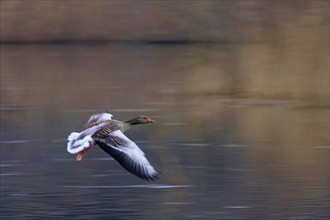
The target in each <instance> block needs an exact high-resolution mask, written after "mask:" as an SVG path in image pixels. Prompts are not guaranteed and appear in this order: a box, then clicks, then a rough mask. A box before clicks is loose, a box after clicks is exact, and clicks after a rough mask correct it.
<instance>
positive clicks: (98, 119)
mask: <svg viewBox="0 0 330 220" xmlns="http://www.w3.org/2000/svg"><path fill="white" fill-rule="evenodd" d="M112 117H113V116H112V114H110V113H107V112H104V113H99V114H94V115H91V116H90V117H89V118H87V119H86V120H84V121H83V125H84V127H85V128H90V127H93V126H95V125H98V124H101V123H103V122H106V121H109V120H112Z"/></svg>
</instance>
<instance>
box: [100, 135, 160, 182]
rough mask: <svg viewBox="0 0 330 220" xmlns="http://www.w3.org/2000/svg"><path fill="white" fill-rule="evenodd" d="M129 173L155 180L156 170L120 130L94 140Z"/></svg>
mask: <svg viewBox="0 0 330 220" xmlns="http://www.w3.org/2000/svg"><path fill="white" fill-rule="evenodd" d="M96 144H97V145H99V146H100V147H101V148H102V149H103V150H104V151H105V152H107V153H108V154H110V156H112V157H113V158H114V159H115V160H117V161H118V163H119V164H120V165H121V166H122V167H123V168H125V169H126V170H127V171H129V172H130V173H132V174H134V175H136V176H138V177H140V178H141V179H145V180H155V179H157V177H158V172H157V171H156V170H155V169H154V168H153V167H152V165H151V164H150V162H149V161H148V159H147V158H146V157H145V154H144V153H143V151H142V150H141V149H140V148H139V147H138V146H137V145H136V144H135V143H134V142H133V141H131V140H130V139H128V138H127V137H126V136H125V135H124V134H123V133H122V132H121V131H120V130H116V131H113V132H111V133H109V134H108V136H107V138H104V139H102V140H98V141H97V142H96Z"/></svg>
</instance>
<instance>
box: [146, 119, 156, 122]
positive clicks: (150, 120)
mask: <svg viewBox="0 0 330 220" xmlns="http://www.w3.org/2000/svg"><path fill="white" fill-rule="evenodd" d="M147 123H155V120H152V119H151V118H147Z"/></svg>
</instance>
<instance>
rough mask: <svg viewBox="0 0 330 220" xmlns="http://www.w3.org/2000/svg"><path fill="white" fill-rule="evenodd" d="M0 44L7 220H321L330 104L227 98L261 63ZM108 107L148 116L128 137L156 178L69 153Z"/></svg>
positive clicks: (192, 52) (171, 51)
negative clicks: (92, 118) (71, 141)
mask: <svg viewBox="0 0 330 220" xmlns="http://www.w3.org/2000/svg"><path fill="white" fill-rule="evenodd" d="M240 47H244V48H245V49H247V51H250V52H251V53H252V52H253V51H254V50H253V47H260V46H257V45H240ZM1 48H2V56H1V148H0V153H1V163H0V169H1V174H0V177H1V182H0V183H1V217H2V218H3V219H24V220H28V219H328V218H329V210H328V208H329V150H330V148H329V110H328V109H327V108H322V107H315V106H313V105H312V104H310V103H302V102H295V101H288V100H285V99H275V100H274V99H267V98H262V99H260V98H246V96H244V94H243V95H242V94H241V93H239V95H237V93H236V90H235V89H236V85H242V84H244V83H246V82H245V81H244V80H242V79H241V76H242V73H243V72H245V71H246V73H247V71H250V72H253V71H259V70H260V69H258V66H255V65H253V64H251V65H249V70H247V69H246V70H244V68H245V66H244V65H243V64H242V65H241V64H240V63H236V62H229V61H230V60H232V59H234V58H235V57H236V58H237V50H238V48H237V46H234V45H226V46H218V47H214V46H210V45H199V46H189V45H185V46H180V45H176V46H170V45H163V46H157V45H152V46H148V45H53V46H46V45H39V46H36V45H30V46H23V45H2V46H1ZM274 65H275V64H274ZM251 68H252V69H251ZM238 69H240V71H238ZM247 74H248V73H247ZM218 76H220V77H219V78H217V77H218ZM212 77H213V78H212ZM214 77H215V78H214ZM210 79H211V80H210ZM262 80H264V81H267V80H273V78H271V79H265V78H264V79H262ZM261 83H262V82H261ZM265 83H266V82H265ZM224 84H225V85H227V84H228V85H231V87H230V88H224V86H223V85H224ZM219 87H220V88H221V89H220V90H221V91H220V92H219V91H218V90H217V88H219ZM104 110H109V111H110V112H111V113H112V114H113V115H114V116H115V118H116V119H119V120H125V119H129V118H131V117H135V116H137V115H147V116H150V117H151V118H153V119H155V120H156V122H157V123H155V124H150V125H144V126H137V127H134V128H132V129H131V130H130V131H128V132H127V136H128V137H130V138H131V139H132V140H134V141H136V143H137V144H138V145H139V146H140V147H141V148H142V149H143V150H144V151H145V153H146V154H147V156H148V158H149V160H150V161H151V163H152V164H153V165H154V166H155V167H156V168H157V169H158V170H160V171H161V172H162V174H161V177H160V179H159V180H158V181H156V182H145V181H142V180H139V179H138V178H136V177H135V176H132V175H130V174H129V173H127V172H126V171H125V170H124V169H122V168H121V167H120V166H119V165H118V164H117V163H116V162H115V161H114V160H112V159H111V158H110V157H109V156H108V155H107V154H106V153H105V152H103V151H102V150H101V149H99V148H98V147H94V148H93V149H91V150H90V151H89V152H88V153H87V154H86V156H85V158H84V159H83V160H82V161H80V162H76V161H75V159H74V156H73V155H70V154H69V153H67V151H66V137H67V135H68V134H69V133H70V132H72V131H79V130H81V129H82V126H81V121H82V120H83V119H84V118H85V117H87V116H88V115H90V114H92V113H96V112H102V111H104Z"/></svg>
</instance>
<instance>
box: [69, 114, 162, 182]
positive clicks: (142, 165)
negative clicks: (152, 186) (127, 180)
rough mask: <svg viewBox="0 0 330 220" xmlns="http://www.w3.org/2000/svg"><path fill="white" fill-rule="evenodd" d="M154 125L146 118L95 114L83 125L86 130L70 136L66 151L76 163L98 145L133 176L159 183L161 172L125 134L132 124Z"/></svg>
mask: <svg viewBox="0 0 330 220" xmlns="http://www.w3.org/2000/svg"><path fill="white" fill-rule="evenodd" d="M154 122H155V121H154V120H153V119H151V118H149V117H146V116H139V117H136V118H133V119H130V120H128V121H118V120H114V119H113V116H112V114H110V113H106V112H105V113H98V114H93V115H91V116H90V117H89V118H88V119H87V120H85V121H84V122H83V126H84V127H85V130H83V131H81V132H72V133H71V134H70V135H69V136H68V144H67V151H68V152H69V153H71V154H77V156H76V160H77V161H80V160H82V158H83V156H84V154H85V153H86V152H87V151H88V150H89V149H90V148H91V147H92V146H94V145H98V146H99V147H100V148H101V149H102V150H104V151H105V152H107V153H108V154H109V155H110V156H111V157H113V158H114V159H115V160H116V161H117V162H118V163H119V164H120V165H121V166H122V167H123V168H124V169H126V170H127V171H129V172H130V173H132V174H134V175H135V176H137V177H139V178H141V179H144V180H148V181H150V180H156V179H157V178H158V175H159V173H158V172H157V171H156V170H155V169H154V167H153V166H152V165H151V164H150V162H149V161H148V159H147V158H146V157H145V154H144V152H143V151H142V150H141V149H140V148H139V147H138V146H137V145H136V144H135V143H134V142H133V141H131V140H130V139H129V138H128V137H126V136H125V135H124V132H125V131H127V130H128V129H129V128H130V127H132V126H133V125H139V124H148V123H154Z"/></svg>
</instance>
